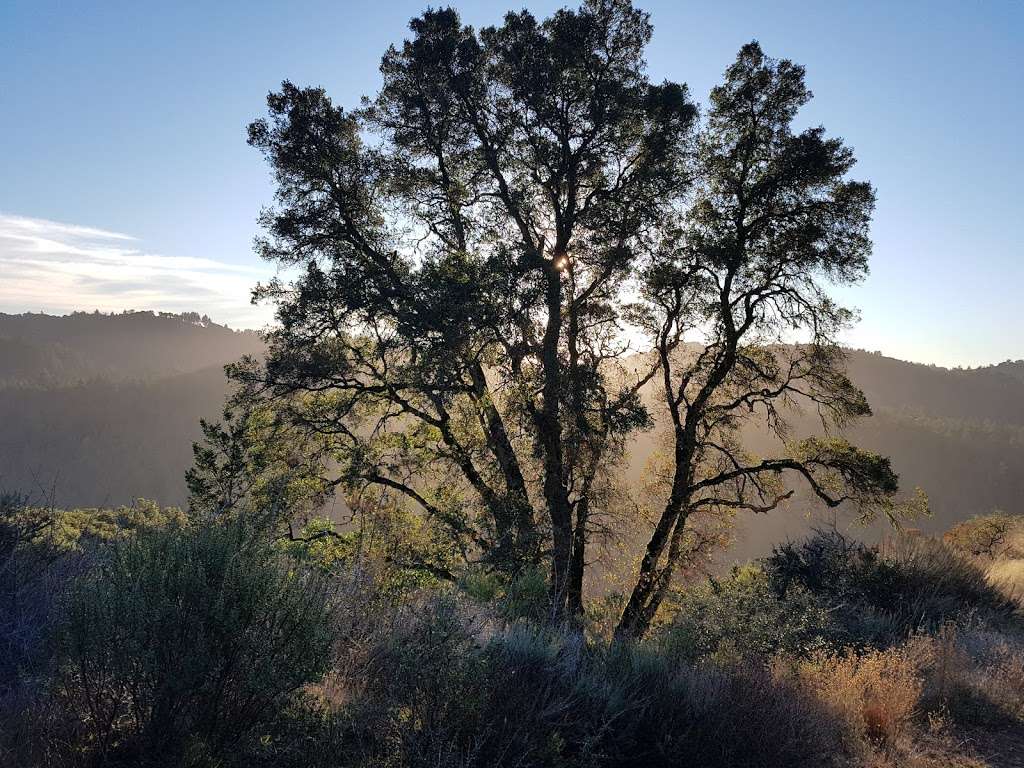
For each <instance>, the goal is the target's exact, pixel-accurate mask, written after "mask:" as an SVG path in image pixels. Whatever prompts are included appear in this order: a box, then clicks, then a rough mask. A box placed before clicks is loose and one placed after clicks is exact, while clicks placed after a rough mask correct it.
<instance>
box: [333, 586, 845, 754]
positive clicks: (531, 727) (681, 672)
mask: <svg viewBox="0 0 1024 768" xmlns="http://www.w3.org/2000/svg"><path fill="white" fill-rule="evenodd" d="M370 656H371V658H372V659H374V663H372V664H370V665H368V666H367V667H365V668H364V670H365V675H366V679H365V680H363V681H361V682H360V681H358V680H356V681H353V684H354V685H356V686H357V687H358V690H359V691H360V695H359V696H358V697H352V698H353V703H352V705H351V706H350V707H349V708H348V712H349V715H350V717H351V721H350V723H351V725H352V728H353V733H354V734H358V736H357V737H356V738H355V739H354V740H350V741H349V747H348V748H349V750H350V752H349V753H348V754H356V755H360V756H361V757H362V759H363V760H364V761H365V762H364V763H360V764H364V765H380V764H387V765H393V766H396V767H397V766H401V767H408V768H419V767H420V766H422V767H423V768H426V767H427V766H430V767H431V768H436V767H437V766H451V767H453V768H454V766H519V765H526V766H552V768H554V767H555V766H558V768H572V767H573V766H578V767H580V768H582V767H583V766H588V767H589V766H634V765H645V766H654V767H658V766H677V765H681V764H683V765H687V764H693V765H703V766H707V767H708V768H717V767H718V766H730V767H739V766H765V765H787V766H821V765H824V764H827V762H828V759H829V756H830V755H832V754H833V753H834V752H835V751H836V750H837V749H838V748H839V741H838V734H839V731H838V727H837V725H836V723H835V722H833V721H832V720H831V719H830V717H831V716H830V715H829V714H827V713H826V714H822V713H820V712H819V711H816V710H815V708H814V702H813V700H812V699H811V698H810V697H809V696H808V695H806V694H805V693H803V692H802V691H800V690H799V689H798V688H797V687H796V686H795V685H794V684H793V682H792V681H791V680H786V679H783V678H781V677H779V676H776V675H774V674H773V673H772V672H771V671H770V670H768V669H766V668H764V667H763V666H760V665H758V666H749V667H742V668H736V669H731V670H725V669H721V668H713V667H706V668H701V667H693V666H690V665H687V664H679V663H677V662H676V661H674V660H671V659H669V658H668V657H667V656H665V655H664V654H661V653H659V652H658V651H657V649H656V648H655V647H653V646H652V647H643V646H640V647H638V646H635V645H632V644H626V643H621V644H612V645H605V644H598V645H590V644H587V643H586V642H585V641H584V639H583V638H582V636H581V635H579V634H574V633H568V634H563V633H559V632H555V631H552V630H543V629H540V628H537V627H535V626H533V625H530V624H527V623H519V624H516V625H513V626H512V627H510V628H507V629H504V630H501V631H493V626H492V625H489V624H488V625H483V626H481V625H479V624H477V623H476V619H475V618H473V617H470V616H469V615H468V614H467V611H466V610H465V609H463V608H462V607H460V606H459V604H458V603H457V602H455V601H453V600H450V599H446V600H444V601H440V602H437V601H434V602H431V603H429V604H427V605H424V606H421V607H420V608H419V609H418V610H416V611H414V612H412V613H411V614H410V615H408V616H407V618H406V620H404V621H402V622H400V623H399V624H398V625H397V627H396V633H395V635H394V636H392V637H391V638H389V639H388V640H387V642H386V643H385V644H384V645H383V647H382V648H380V649H379V650H378V651H377V652H376V653H373V654H371V655H370ZM356 743H357V744H358V746H355V744H356Z"/></svg>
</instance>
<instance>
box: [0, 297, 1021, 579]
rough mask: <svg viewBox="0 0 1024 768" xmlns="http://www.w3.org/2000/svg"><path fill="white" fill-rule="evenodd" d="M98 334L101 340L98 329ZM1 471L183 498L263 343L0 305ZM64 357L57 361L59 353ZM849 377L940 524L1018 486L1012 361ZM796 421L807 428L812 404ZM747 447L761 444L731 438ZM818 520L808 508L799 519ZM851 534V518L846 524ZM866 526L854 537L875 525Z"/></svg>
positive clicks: (770, 529) (147, 317)
mask: <svg viewBox="0 0 1024 768" xmlns="http://www.w3.org/2000/svg"><path fill="white" fill-rule="evenodd" d="M108 333H109V334H110V335H109V336H107V334H108ZM0 346H3V347H4V348H5V349H13V350H18V354H17V355H16V356H15V357H13V358H7V357H4V356H2V355H0V370H2V371H3V383H2V384H0V423H2V424H3V428H2V430H0V480H2V481H3V483H4V484H5V486H6V487H9V488H17V489H19V490H21V491H23V492H26V493H30V494H34V495H36V496H39V497H45V498H51V497H52V499H53V500H54V501H55V503H57V504H59V505H62V506H97V505H117V504H126V503H130V502H131V500H132V498H135V497H145V498H155V499H160V500H161V501H163V502H165V503H167V504H176V505H181V504H183V503H184V501H185V494H186V490H185V484H184V473H185V470H186V469H187V468H188V467H189V465H190V463H191V461H192V451H191V444H192V442H194V441H195V440H198V439H199V438H200V437H201V432H200V429H199V419H200V418H213V417H216V416H217V415H218V414H219V413H220V409H221V407H222V404H223V401H224V397H225V395H226V393H227V392H228V389H229V386H228V382H227V379H226V378H225V376H224V372H223V366H224V365H226V364H228V363H231V362H234V361H236V360H237V359H239V358H241V357H242V356H243V355H246V354H251V353H254V352H257V353H258V352H259V351H261V350H262V342H261V341H260V339H259V337H258V336H257V335H256V334H255V333H252V332H236V331H231V330H229V329H227V328H225V327H224V326H220V325H217V324H216V323H214V322H211V321H209V320H206V321H203V320H202V319H201V318H200V317H199V316H198V315H188V316H167V315H165V316H160V315H153V314H150V313H124V314H118V315H96V314H92V313H78V314H74V315H70V316H67V317H64V318H58V317H51V316H46V315H20V316H12V315H5V316H0ZM62 361H64V362H62ZM849 368H850V375H851V378H852V379H853V381H854V382H856V383H857V384H858V385H859V386H861V388H862V389H864V391H865V393H866V395H867V397H868V401H869V402H870V403H871V405H872V408H873V410H874V415H873V416H872V417H871V418H868V419H865V420H863V421H862V422H860V423H859V424H857V425H855V426H854V427H853V432H852V433H853V434H854V435H855V436H856V439H857V440H858V441H860V442H861V443H862V444H864V445H865V446H867V447H869V448H871V449H872V450H876V451H878V452H880V453H883V454H887V455H890V456H892V457H893V462H894V465H895V468H896V470H897V471H898V472H899V473H900V476H901V478H902V479H903V482H904V484H905V485H907V486H909V487H914V486H920V487H922V488H923V489H924V490H925V491H926V492H927V493H928V494H929V499H930V505H931V509H932V512H933V514H934V518H933V519H932V520H923V521H919V523H916V524H915V525H919V526H920V527H921V528H922V529H924V530H929V531H930V530H934V531H941V530H944V529H945V528H948V527H949V526H950V525H952V524H953V523H954V522H956V521H957V520H960V519H963V518H965V517H969V516H971V515H974V514H982V513H985V512H988V511H991V510H992V509H1008V510H1010V509H1016V508H1017V506H1018V504H1019V500H1020V499H1021V498H1024V377H1021V376H1020V375H1019V372H1020V370H1022V369H1024V363H1021V362H1017V363H1010V362H1007V363H1003V364H1000V365H997V366H991V367H984V368H975V369H956V370H951V369H946V368H938V367H934V366H925V365H920V364H915V363H906V362H902V361H899V360H894V359H892V358H889V357H885V356H883V355H880V354H877V353H869V352H865V351H861V350H851V351H850V352H849ZM801 426H805V427H807V428H809V429H813V428H814V426H815V424H814V417H813V414H810V413H807V414H804V416H803V417H802V424H801ZM656 435H657V430H652V431H650V432H647V433H644V434H641V435H639V436H638V437H636V438H635V445H634V447H633V448H632V450H631V452H630V462H629V466H628V467H627V468H626V469H625V471H626V473H627V475H628V476H629V477H631V478H632V479H633V481H634V482H637V483H639V482H641V480H642V476H643V473H644V470H645V465H646V463H647V460H648V458H649V456H650V453H651V451H652V450H653V449H654V446H655V441H656ZM745 439H746V440H747V441H748V442H749V443H750V444H751V445H754V446H755V447H757V448H758V450H765V451H766V450H767V449H768V448H769V447H770V445H771V441H770V440H769V439H768V437H767V436H766V435H764V434H762V433H761V432H760V431H759V430H754V429H751V430H748V433H747V435H746V438H745ZM812 508H813V505H812V504H810V503H807V504H803V505H801V504H799V503H794V505H793V506H792V508H791V509H790V510H788V511H787V512H784V513H783V514H780V515H774V516H762V517H757V516H749V515H748V516H746V519H745V520H744V521H743V525H742V526H741V530H740V532H739V540H738V542H737V543H736V549H735V553H734V554H735V557H736V558H739V559H744V558H746V557H755V556H760V555H762V554H764V553H765V552H766V551H767V548H768V547H770V546H771V545H772V544H775V543H778V542H780V541H783V540H784V539H785V538H786V537H787V536H800V535H802V534H803V533H805V532H806V530H807V528H808V525H809V523H808V521H807V519H805V517H804V513H805V512H808V511H810V510H811V509H812ZM814 519H815V520H817V521H818V522H823V521H831V520H832V515H827V520H826V519H825V518H823V517H822V515H821V513H820V511H819V512H818V514H817V517H816V518H814ZM850 532H851V533H852V534H853V535H859V534H858V529H857V528H856V527H853V528H851V529H850ZM883 532H884V528H882V527H878V526H876V527H875V528H873V529H871V530H870V531H866V532H864V533H863V535H864V536H866V537H867V538H869V539H872V538H876V537H877V536H879V535H882V533H883Z"/></svg>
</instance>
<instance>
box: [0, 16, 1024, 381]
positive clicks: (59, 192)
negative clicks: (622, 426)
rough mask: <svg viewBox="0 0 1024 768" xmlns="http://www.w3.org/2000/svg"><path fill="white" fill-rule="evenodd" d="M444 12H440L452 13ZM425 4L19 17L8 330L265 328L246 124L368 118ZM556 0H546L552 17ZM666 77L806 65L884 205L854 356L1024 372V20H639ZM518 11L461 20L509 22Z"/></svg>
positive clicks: (1, 132) (7, 168) (5, 87)
mask: <svg viewBox="0 0 1024 768" xmlns="http://www.w3.org/2000/svg"><path fill="white" fill-rule="evenodd" d="M434 4H435V5H437V4H439V3H438V2H437V0H434ZM425 5H426V3H425V2H423V1H422V0H421V1H418V2H407V1H406V0H402V1H401V2H365V0H364V1H363V2H359V3H350V2H338V1H335V2H287V3H286V2H279V3H259V2H251V1H247V2H237V3H211V2H209V1H208V0H207V1H206V2H202V3H191V2H175V3H139V2H126V3H117V2H104V3H96V4H90V3H86V2H76V3H66V2H61V3H57V2H53V3H51V2H45V1H44V0H30V1H28V2H22V1H21V0H2V2H0V311H6V312H20V311H25V310H33V311H39V310H46V311H69V310H71V309H76V308H77V309H93V308H100V309H105V310H111V309H122V308H137V309H168V310H182V309H195V310H198V311H200V312H207V313H209V314H210V315H211V316H212V317H214V318H215V319H218V320H221V321H227V322H228V323H230V324H232V325H235V326H245V325H258V324H260V323H262V322H264V321H265V320H266V319H267V317H268V313H267V311H266V310H261V309H256V308H253V307H251V306H249V305H248V288H249V287H250V286H251V285H252V284H254V283H255V282H256V281H257V280H259V279H260V278H261V277H263V276H265V275H267V274H269V271H270V268H269V267H268V265H265V264H261V263H260V262H259V261H258V260H257V259H256V258H255V257H254V256H253V255H252V252H251V246H250V244H251V240H252V237H253V236H254V234H256V225H255V218H256V215H257V213H258V211H259V209H260V207H261V206H263V205H265V204H267V203H269V202H270V199H271V194H272V187H271V184H270V179H269V177H268V174H267V171H266V169H265V167H264V165H263V162H262V160H261V158H260V157H259V156H258V154H257V153H256V152H255V151H254V150H252V149H250V148H249V147H248V146H246V143H245V126H246V124H247V123H248V122H249V121H250V120H251V119H253V118H254V117H257V116H259V115H261V114H262V111H263V104H264V98H265V96H266V93H267V92H268V91H269V90H271V89H273V88H275V87H276V86H277V84H278V83H280V81H281V80H282V79H284V78H288V79H291V80H293V81H294V82H296V83H298V84H311V85H312V84H316V85H323V86H325V87H326V88H327V90H328V92H329V93H330V94H331V96H332V98H334V100H335V101H336V102H338V103H340V104H342V105H345V106H354V105H355V104H356V103H357V101H358V99H359V97H360V96H361V95H363V94H372V93H373V92H374V91H375V90H376V88H377V85H378V83H379V75H378V72H377V65H378V62H379V60H380V55H381V54H382V53H383V51H384V49H385V48H386V47H387V45H388V44H389V43H392V42H398V41H400V40H401V39H402V38H403V37H404V36H405V34H406V31H407V30H406V22H407V21H408V19H409V18H410V17H411V16H413V15H415V14H416V13H418V12H419V11H421V10H422V9H423V8H424V7H425ZM559 5H560V4H559V3H549V2H528V3H526V7H528V8H530V9H531V10H533V11H534V12H535V13H537V14H538V15H545V14H546V13H547V12H548V11H550V10H551V9H553V8H555V7H558V6H559ZM638 5H639V6H640V7H643V8H646V9H647V10H649V11H650V12H651V15H652V19H653V22H654V27H655V32H654V40H653V42H652V44H651V46H650V49H649V51H648V61H649V65H650V67H649V68H650V74H651V76H652V77H653V78H654V79H655V80H660V79H663V78H671V79H674V80H682V81H685V82H686V83H688V84H689V85H690V88H691V90H692V92H693V94H694V96H695V97H696V98H697V99H699V100H700V101H701V102H703V101H704V99H705V97H706V94H707V92H708V89H709V88H710V87H711V86H712V85H713V84H714V83H715V82H717V80H718V78H719V76H720V74H721V72H722V70H723V69H724V68H725V67H726V66H727V65H728V64H729V62H730V60H731V59H732V58H733V57H734V55H735V53H736V51H737V49H738V48H739V47H740V45H741V44H742V43H744V42H746V41H748V40H751V39H754V38H756V39H758V40H760V42H761V44H762V46H763V47H764V49H765V50H766V52H767V53H768V54H769V55H772V56H776V57H786V58H790V59H793V60H794V61H797V62H799V63H801V64H804V65H805V66H806V67H807V73H808V81H809V84H810V87H811V88H812V89H813V90H814V92H815V96H816V98H815V99H814V101H813V102H812V103H811V105H810V106H809V107H808V108H807V109H806V110H805V111H804V113H803V114H802V117H801V121H802V122H803V123H808V124H817V123H821V124H823V125H825V127H826V129H827V130H828V131H829V132H830V133H831V134H838V135H840V136H843V137H844V138H845V139H846V140H847V141H848V143H850V144H851V145H852V146H853V147H854V149H855V151H856V154H857V157H858V158H859V160H860V162H859V165H858V166H857V168H856V172H855V176H856V177H858V178H863V179H868V180H870V181H871V182H872V183H873V184H874V185H875V186H876V187H877V190H878V210H877V212H876V216H875V224H874V228H873V234H874V240H875V254H874V257H873V259H872V262H871V277H870V278H869V279H868V280H867V281H866V282H865V283H864V284H863V285H862V286H859V287H857V288H855V289H851V290H844V291H843V292H842V294H841V295H842V298H843V299H844V300H845V301H846V302H848V303H850V304H852V305H854V306H856V307H858V308H859V309H860V310H861V315H862V321H861V323H860V324H859V325H858V327H857V328H856V329H855V330H854V331H852V332H850V333H848V334H847V335H846V337H845V340H846V341H847V342H848V343H850V344H853V345H855V346H861V347H866V348H868V349H872V350H873V349H879V350H882V351H883V352H884V353H886V354H889V355H892V356H895V357H901V358H904V359H909V360H916V361H922V362H928V363H937V364H940V365H958V364H959V365H978V364H983V363H992V362H997V361H1000V360H1004V359H1007V358H1022V357H1024V323H1022V322H1021V312H1022V306H1021V305H1022V302H1021V301H1020V298H1019V297H1020V294H1021V287H1022V284H1024V235H1022V227H1024V206H1022V203H1021V196H1020V192H1019V190H1020V184H1021V180H1022V179H1024V149H1022V139H1021V136H1022V119H1024V2H1020V0H1003V1H1002V2H1000V1H999V0H988V1H982V0H959V1H958V2H937V1H933V2H920V3H916V2H904V1H903V0H889V1H888V2H875V3H872V2H852V1H851V2H846V3H840V2H829V3H825V2H807V0H803V1H802V2H787V1H781V0H773V2H724V1H723V0H715V1H714V2H711V1H710V0H709V1H707V2H701V3H698V2H643V1H642V0H641V2H638ZM521 6H522V3H521V2H520V3H518V4H514V3H508V2H486V3H483V2H460V3H457V7H459V8H460V9H461V10H462V13H463V17H464V20H465V21H467V22H469V23H472V24H474V25H477V26H480V25H484V24H489V23H496V22H498V21H500V18H501V15H502V13H503V12H504V11H505V10H507V9H508V8H510V7H513V8H518V7H521Z"/></svg>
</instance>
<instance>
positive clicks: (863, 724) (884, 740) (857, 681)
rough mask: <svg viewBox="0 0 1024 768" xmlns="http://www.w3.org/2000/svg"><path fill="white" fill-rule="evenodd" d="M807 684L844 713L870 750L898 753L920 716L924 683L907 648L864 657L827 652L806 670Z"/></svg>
mask: <svg viewBox="0 0 1024 768" xmlns="http://www.w3.org/2000/svg"><path fill="white" fill-rule="evenodd" d="M800 672H801V675H802V678H803V680H804V681H805V682H806V683H807V684H808V685H809V686H810V688H811V689H812V690H813V691H814V692H815V693H816V694H817V695H818V697H819V698H820V699H821V701H822V702H824V703H825V705H826V706H828V707H830V708H831V709H832V711H834V712H837V713H839V714H840V715H841V717H842V720H843V722H844V723H845V724H846V727H847V733H848V736H849V737H850V738H851V739H852V740H853V741H854V742H855V743H856V742H860V743H862V744H863V745H864V746H866V747H868V748H871V747H881V748H883V749H885V750H889V751H891V750H894V749H896V748H897V747H898V746H899V744H900V742H901V740H902V739H903V737H904V736H905V735H907V733H908V731H909V729H910V726H911V724H912V721H913V718H914V716H915V714H916V713H917V709H918V704H919V702H920V699H921V692H922V689H923V685H924V682H923V679H922V677H921V674H920V672H919V670H918V667H917V665H916V664H915V661H914V658H913V657H912V655H911V654H910V653H908V652H907V650H906V649H904V648H892V649H889V650H886V651H871V652H869V653H867V654H864V655H858V654H855V653H852V652H845V653H842V654H836V653H829V652H823V653H820V654H818V655H817V656H815V657H814V658H812V659H811V660H810V661H807V662H804V663H803V664H802V665H801V667H800Z"/></svg>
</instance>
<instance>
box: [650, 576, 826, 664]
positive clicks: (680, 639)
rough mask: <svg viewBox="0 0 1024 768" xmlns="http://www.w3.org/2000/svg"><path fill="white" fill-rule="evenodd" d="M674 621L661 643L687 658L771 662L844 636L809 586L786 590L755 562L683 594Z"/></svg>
mask: <svg viewBox="0 0 1024 768" xmlns="http://www.w3.org/2000/svg"><path fill="white" fill-rule="evenodd" d="M677 603H678V607H677V610H676V612H675V615H674V616H673V617H672V621H671V623H670V624H669V625H668V626H666V627H664V628H663V629H662V630H661V632H660V633H659V635H658V637H657V642H658V644H659V646H660V647H661V648H663V649H664V650H665V651H666V652H667V653H668V654H669V655H670V656H672V657H675V658H682V659H684V660H687V661H691V662H692V661H696V660H698V659H702V658H712V659H714V660H716V661H719V662H732V661H738V660H742V661H765V660H766V659H768V658H770V657H771V656H772V655H774V654H776V653H783V654H786V655H788V656H807V655H809V654H811V653H813V652H814V651H816V650H820V649H821V648H823V647H825V646H828V645H831V644H833V643H834V642H835V641H836V640H837V639H838V638H839V636H840V635H841V631H840V628H839V627H837V626H836V625H835V622H834V620H833V618H832V615H831V612H830V611H829V610H828V608H826V606H825V605H824V604H823V603H822V602H821V601H820V600H819V599H818V598H817V596H815V595H814V594H813V593H811V592H809V591H808V590H807V589H806V588H805V587H803V586H802V585H799V584H794V585H792V586H791V587H789V588H788V589H786V590H785V591H783V592H782V593H778V592H776V591H775V590H774V589H773V585H772V583H771V582H770V581H769V578H768V576H767V575H766V574H765V573H764V572H763V571H762V570H761V569H760V568H757V567H755V566H746V567H744V568H733V570H732V572H731V573H730V574H729V575H728V576H726V577H725V578H721V579H715V578H712V579H709V580H708V581H707V582H705V583H703V584H698V585H695V586H693V587H689V588H687V589H684V590H682V591H681V592H680V594H679V596H678V598H677Z"/></svg>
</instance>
